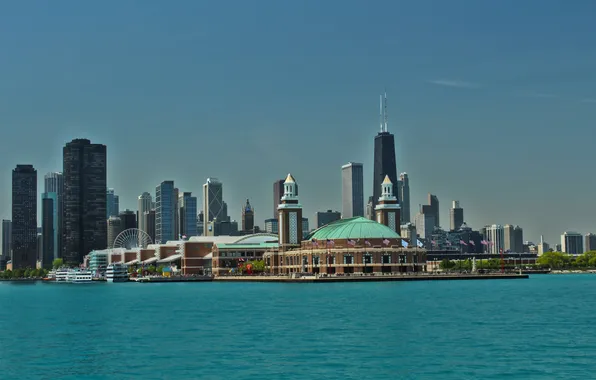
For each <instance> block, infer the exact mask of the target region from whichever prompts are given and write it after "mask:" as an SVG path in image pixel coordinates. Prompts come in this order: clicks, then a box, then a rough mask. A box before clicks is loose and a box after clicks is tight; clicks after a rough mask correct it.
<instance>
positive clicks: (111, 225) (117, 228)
mask: <svg viewBox="0 0 596 380" xmlns="http://www.w3.org/2000/svg"><path fill="white" fill-rule="evenodd" d="M123 223H124V221H123V219H122V218H119V217H117V216H110V217H109V218H108V220H107V225H108V227H107V228H108V238H107V246H108V248H110V249H111V248H114V242H115V241H116V238H117V237H118V235H120V233H121V232H122V231H124V227H123Z"/></svg>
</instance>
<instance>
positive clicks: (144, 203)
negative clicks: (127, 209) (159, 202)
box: [137, 192, 153, 233]
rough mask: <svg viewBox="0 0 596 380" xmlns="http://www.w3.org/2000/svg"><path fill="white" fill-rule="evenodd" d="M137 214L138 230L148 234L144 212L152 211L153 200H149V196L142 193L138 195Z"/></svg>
mask: <svg viewBox="0 0 596 380" xmlns="http://www.w3.org/2000/svg"><path fill="white" fill-rule="evenodd" d="M138 207H139V213H138V217H137V220H138V223H139V230H141V231H144V232H147V233H149V228H148V226H147V225H146V223H147V219H146V218H144V215H145V213H146V212H149V211H151V210H152V209H153V199H152V198H151V194H149V193H147V192H144V193H143V194H141V195H139V205H138Z"/></svg>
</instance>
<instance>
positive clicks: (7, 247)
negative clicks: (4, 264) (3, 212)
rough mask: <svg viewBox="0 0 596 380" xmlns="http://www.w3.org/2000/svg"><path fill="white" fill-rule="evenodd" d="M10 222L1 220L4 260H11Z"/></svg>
mask: <svg viewBox="0 0 596 380" xmlns="http://www.w3.org/2000/svg"><path fill="white" fill-rule="evenodd" d="M11 242H12V222H11V221H10V220H7V219H2V257H3V258H4V259H6V260H10V258H11Z"/></svg>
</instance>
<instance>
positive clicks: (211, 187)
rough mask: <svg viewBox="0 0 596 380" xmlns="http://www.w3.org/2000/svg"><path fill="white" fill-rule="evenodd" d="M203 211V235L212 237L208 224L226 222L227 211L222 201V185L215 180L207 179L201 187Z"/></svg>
mask: <svg viewBox="0 0 596 380" xmlns="http://www.w3.org/2000/svg"><path fill="white" fill-rule="evenodd" d="M203 211H204V212H205V230H204V232H203V235H205V236H214V235H213V231H209V227H208V226H209V223H208V222H212V221H213V220H214V219H217V220H218V221H226V219H227V218H226V217H227V210H226V209H225V204H224V200H223V185H222V183H221V182H219V180H218V179H217V178H207V182H206V183H205V184H204V185H203Z"/></svg>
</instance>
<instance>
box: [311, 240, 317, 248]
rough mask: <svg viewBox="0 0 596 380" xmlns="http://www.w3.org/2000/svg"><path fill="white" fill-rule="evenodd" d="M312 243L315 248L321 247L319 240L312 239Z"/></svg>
mask: <svg viewBox="0 0 596 380" xmlns="http://www.w3.org/2000/svg"><path fill="white" fill-rule="evenodd" d="M310 243H311V244H312V245H314V246H315V247H318V246H319V242H318V241H317V239H312V240H311V241H310Z"/></svg>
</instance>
